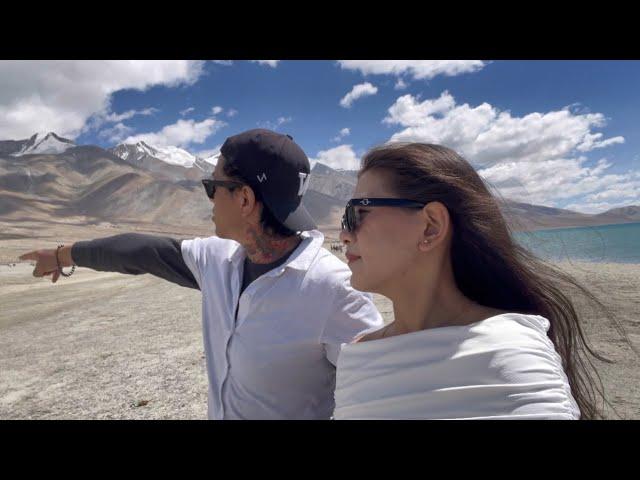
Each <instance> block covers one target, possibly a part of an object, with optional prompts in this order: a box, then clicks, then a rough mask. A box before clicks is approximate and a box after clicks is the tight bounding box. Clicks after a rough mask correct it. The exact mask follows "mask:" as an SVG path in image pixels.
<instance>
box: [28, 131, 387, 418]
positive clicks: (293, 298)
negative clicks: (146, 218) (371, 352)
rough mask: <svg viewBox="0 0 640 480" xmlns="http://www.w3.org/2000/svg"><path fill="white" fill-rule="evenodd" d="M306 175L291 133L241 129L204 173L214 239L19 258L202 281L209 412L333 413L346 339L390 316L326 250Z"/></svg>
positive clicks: (149, 240) (108, 242) (85, 245)
mask: <svg viewBox="0 0 640 480" xmlns="http://www.w3.org/2000/svg"><path fill="white" fill-rule="evenodd" d="M309 174H310V166H309V160H308V158H307V156H306V155H305V153H304V152H303V151H302V149H301V148H300V147H299V146H298V145H297V144H296V143H295V142H293V139H292V137H291V136H289V135H281V134H278V133H275V132H272V131H269V130H264V129H255V130H250V131H247V132H243V133H241V134H239V135H235V136H233V137H230V138H228V139H227V140H226V142H225V143H224V145H223V146H222V148H221V155H220V157H219V160H218V164H217V165H216V168H215V170H214V172H213V178H211V179H205V180H203V184H204V186H205V189H206V192H207V195H208V196H209V198H210V199H211V201H212V202H213V203H214V215H213V217H212V220H214V221H215V224H216V233H217V236H212V237H209V238H194V239H192V240H184V241H178V240H175V239H172V238H167V237H157V236H151V235H141V234H123V235H116V236H112V237H107V238H100V239H96V240H91V241H82V242H76V243H74V244H73V245H71V246H67V247H62V248H59V249H58V250H59V251H58V250H38V251H35V252H29V253H27V254H25V255H22V256H21V257H20V258H21V259H22V260H27V259H31V260H36V262H37V263H36V267H35V269H34V272H33V274H34V275H35V276H36V277H41V276H43V275H49V274H51V275H52V281H53V282H55V281H57V279H58V278H59V276H60V273H61V268H62V267H64V266H72V265H79V266H83V267H89V268H92V269H95V270H102V271H115V272H122V273H128V274H134V275H137V274H143V273H151V274H153V275H156V276H158V277H161V278H164V279H166V280H169V281H171V282H174V283H177V284H178V285H182V286H185V287H190V288H198V289H200V291H201V292H202V321H203V338H204V347H205V353H206V364H207V374H208V377H209V397H208V415H209V418H211V419H242V418H245V419H328V418H330V416H331V415H332V412H333V406H334V401H333V392H334V388H335V364H336V361H337V356H338V352H339V349H340V345H341V344H342V343H347V342H350V341H351V340H353V339H354V338H355V337H357V336H359V335H361V334H362V333H364V332H365V331H369V330H375V329H378V328H380V327H381V326H382V325H383V321H382V317H381V316H380V314H379V312H378V311H377V310H376V308H375V306H374V305H373V302H372V300H371V297H370V296H369V295H368V294H364V293H361V292H358V291H356V290H354V289H353V288H352V287H351V286H350V283H349V279H350V276H351V272H350V270H349V268H348V267H347V266H346V265H345V264H344V263H343V262H341V261H340V260H339V259H338V258H336V257H335V256H333V255H331V254H330V253H329V252H328V251H327V250H325V249H324V248H322V243H323V241H324V237H323V235H322V233H320V232H319V231H317V230H316V227H315V225H314V222H313V220H312V219H311V217H310V215H309V213H308V212H307V211H306V209H305V208H304V206H303V205H302V197H303V195H304V193H305V191H306V189H307V187H308V185H309ZM56 256H57V257H58V259H56ZM58 262H59V265H60V268H59V267H58ZM67 275H68V274H67Z"/></svg>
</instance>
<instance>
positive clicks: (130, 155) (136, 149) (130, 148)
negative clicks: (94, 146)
mask: <svg viewBox="0 0 640 480" xmlns="http://www.w3.org/2000/svg"><path fill="white" fill-rule="evenodd" d="M110 152H111V153H113V154H114V155H116V156H117V157H119V158H121V159H122V160H124V161H125V162H127V163H129V164H131V165H135V166H138V167H141V168H144V169H146V170H149V171H151V172H155V173H160V174H162V175H164V176H165V177H167V178H172V179H175V180H183V179H189V180H197V179H200V178H203V177H206V176H209V175H210V174H211V173H212V172H213V168H214V165H212V164H211V163H210V162H207V161H206V160H204V159H201V158H198V157H196V156H195V155H192V154H190V153H189V152H187V151H186V150H184V149H182V148H178V147H154V146H152V145H149V144H148V143H146V142H138V143H135V144H125V143H121V144H120V145H117V146H116V147H114V148H111V149H110Z"/></svg>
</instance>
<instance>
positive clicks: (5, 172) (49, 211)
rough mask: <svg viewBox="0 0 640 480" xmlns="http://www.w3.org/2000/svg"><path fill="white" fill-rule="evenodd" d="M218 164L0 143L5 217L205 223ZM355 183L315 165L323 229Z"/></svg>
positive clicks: (55, 144) (515, 220)
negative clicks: (210, 180) (208, 180)
mask: <svg viewBox="0 0 640 480" xmlns="http://www.w3.org/2000/svg"><path fill="white" fill-rule="evenodd" d="M216 161H217V155H212V156H210V157H208V158H200V157H198V156H196V155H193V154H191V153H189V152H188V151H186V150H184V149H181V148H178V147H171V146H169V147H167V146H162V147H158V146H153V145H149V144H147V143H145V142H138V143H135V144H119V145H116V146H114V147H113V148H109V149H103V148H101V147H97V146H92V145H76V144H75V143H74V142H73V141H71V140H68V139H66V138H63V137H61V136H59V135H57V134H55V133H54V132H48V133H36V134H34V135H33V136H31V137H30V138H28V139H24V140H5V141H0V218H6V219H13V220H19V219H32V220H43V221H46V220H51V219H52V218H56V217H81V218H83V219H85V220H87V221H89V220H91V221H98V220H99V221H108V222H118V221H123V222H126V221H132V222H149V223H158V224H164V225H175V226H186V225H202V224H203V222H210V221H211V202H210V201H209V200H208V199H207V198H206V196H205V194H204V189H203V187H202V185H201V183H200V179H202V178H205V177H209V176H211V174H212V172H213V169H214V167H215V163H216ZM356 181H357V176H356V172H354V171H340V170H336V169H333V168H331V167H328V166H327V165H324V164H322V163H316V164H315V165H314V167H313V169H312V174H311V179H310V184H309V189H308V190H307V193H306V195H305V197H304V200H303V202H304V204H305V206H306V207H307V209H308V210H309V212H310V213H311V215H312V216H313V217H314V218H315V220H316V222H317V223H318V225H319V227H320V228H334V229H335V228H338V227H339V225H340V218H341V215H342V212H343V209H344V204H345V202H346V201H347V200H348V199H349V198H351V195H352V193H353V190H354V188H355V184H356ZM501 208H502V211H503V213H504V214H505V217H506V218H507V220H508V221H509V222H510V223H511V225H512V228H513V229H514V230H535V229H544V228H559V227H570V226H586V225H605V224H615V223H629V222H640V206H634V205H631V206H627V207H622V208H615V209H612V210H609V211H606V212H603V213H600V214H595V215H589V214H582V213H578V212H574V211H570V210H564V209H558V208H551V207H545V206H540V205H531V204H527V203H521V202H514V201H510V200H505V201H504V202H503V203H501Z"/></svg>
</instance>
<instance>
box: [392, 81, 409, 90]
mask: <svg viewBox="0 0 640 480" xmlns="http://www.w3.org/2000/svg"><path fill="white" fill-rule="evenodd" d="M405 88H407V84H406V83H404V80H402V79H401V78H399V79H398V81H397V82H396V84H395V85H394V87H393V89H394V90H404V89H405Z"/></svg>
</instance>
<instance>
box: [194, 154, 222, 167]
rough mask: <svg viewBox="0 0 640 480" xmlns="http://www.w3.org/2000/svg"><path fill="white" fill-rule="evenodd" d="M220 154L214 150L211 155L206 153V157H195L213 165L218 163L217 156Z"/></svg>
mask: <svg viewBox="0 0 640 480" xmlns="http://www.w3.org/2000/svg"><path fill="white" fill-rule="evenodd" d="M219 156H220V152H219V151H218V152H216V153H214V154H213V155H208V156H206V157H196V158H198V159H199V160H202V161H203V162H207V163H208V164H211V165H213V166H214V167H215V166H216V165H217V164H218V157H219Z"/></svg>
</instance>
